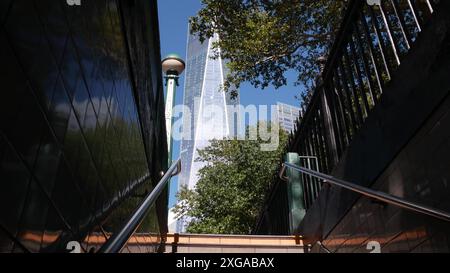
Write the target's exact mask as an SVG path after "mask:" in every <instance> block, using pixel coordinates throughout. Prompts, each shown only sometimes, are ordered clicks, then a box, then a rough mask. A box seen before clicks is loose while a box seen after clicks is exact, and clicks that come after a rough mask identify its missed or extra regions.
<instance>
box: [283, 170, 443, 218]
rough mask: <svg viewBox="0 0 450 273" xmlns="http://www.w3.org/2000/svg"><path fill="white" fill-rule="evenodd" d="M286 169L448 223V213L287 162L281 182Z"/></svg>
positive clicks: (284, 178)
mask: <svg viewBox="0 0 450 273" xmlns="http://www.w3.org/2000/svg"><path fill="white" fill-rule="evenodd" d="M286 167H288V168H291V169H294V170H296V171H299V172H302V173H306V174H308V175H311V176H313V177H316V178H319V179H321V180H322V181H323V182H325V183H330V184H332V185H335V186H338V187H341V188H344V189H347V190H350V191H353V192H357V193H359V194H362V195H364V196H367V197H371V198H373V199H377V200H380V201H382V202H385V203H388V204H391V205H394V206H398V207H401V208H404V209H407V210H411V211H415V212H418V213H420V214H425V215H429V216H432V217H434V218H437V219H440V220H444V221H448V222H450V213H448V212H445V211H442V210H438V209H435V208H432V207H428V206H425V205H422V204H418V203H415V202H411V201H407V200H405V199H403V198H400V197H397V196H393V195H390V194H387V193H384V192H380V191H376V190H373V189H371V188H367V187H363V186H360V185H357V184H355V183H351V182H347V181H344V180H341V179H338V178H335V177H333V176H330V175H327V174H323V173H320V172H316V171H313V170H310V169H307V168H303V167H300V166H297V165H294V164H290V163H287V162H285V163H283V165H282V168H281V169H280V173H279V177H280V179H281V180H283V181H287V178H286V177H285V176H284V172H285V171H286Z"/></svg>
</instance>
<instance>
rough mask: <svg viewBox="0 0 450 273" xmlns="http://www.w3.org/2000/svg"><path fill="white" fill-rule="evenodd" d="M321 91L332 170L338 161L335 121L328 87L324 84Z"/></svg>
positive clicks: (325, 132)
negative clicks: (328, 95) (330, 105)
mask: <svg viewBox="0 0 450 273" xmlns="http://www.w3.org/2000/svg"><path fill="white" fill-rule="evenodd" d="M318 91H319V92H320V99H321V106H322V113H323V114H322V116H323V119H324V120H323V124H324V125H325V128H324V129H325V130H324V132H323V133H324V134H325V139H326V142H327V146H328V149H329V151H328V154H329V156H330V160H329V162H330V163H331V166H330V171H331V168H332V167H333V166H335V164H336V163H337V162H338V160H339V158H338V153H337V144H336V136H335V132H334V129H333V121H332V115H331V111H330V107H329V105H328V101H329V100H328V99H327V95H326V93H327V92H326V89H325V87H324V86H322V87H321V88H320V89H319V90H318Z"/></svg>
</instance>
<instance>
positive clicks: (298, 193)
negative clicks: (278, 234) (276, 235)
mask: <svg viewBox="0 0 450 273" xmlns="http://www.w3.org/2000/svg"><path fill="white" fill-rule="evenodd" d="M285 160H286V162H288V163H291V164H296V165H299V164H300V157H299V155H298V154H297V153H287V154H286V157H285ZM286 175H287V177H288V179H289V180H288V181H289V182H287V183H288V186H287V191H288V193H287V195H288V203H289V224H290V232H291V233H294V231H295V230H296V228H297V227H298V225H299V224H300V222H301V221H302V219H303V217H305V213H306V210H305V206H304V204H303V194H304V189H303V185H302V183H301V177H300V173H299V172H297V171H294V170H292V169H289V168H288V169H287V170H286Z"/></svg>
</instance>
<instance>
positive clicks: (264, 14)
mask: <svg viewBox="0 0 450 273" xmlns="http://www.w3.org/2000/svg"><path fill="white" fill-rule="evenodd" d="M346 2H347V1H346V0H334V1H329V0H283V1H277V0H227V1H224V0H202V3H203V7H202V9H201V10H200V11H199V13H198V14H197V16H196V17H192V18H191V19H190V24H191V32H192V33H196V34H198V35H199V37H200V39H201V40H204V39H206V38H208V37H211V36H212V35H213V34H214V33H218V34H219V37H220V41H219V42H217V43H216V44H215V45H214V47H215V48H218V47H220V49H221V51H220V54H221V55H222V57H223V58H225V59H228V60H229V61H230V62H229V63H228V67H229V69H230V74H229V75H228V77H227V80H226V82H225V84H224V89H225V90H227V91H231V92H232V95H234V96H236V95H237V92H236V90H237V88H239V85H240V83H242V82H245V81H248V82H250V83H251V84H252V85H253V86H255V87H260V88H262V89H264V88H265V87H267V86H269V85H273V86H274V87H275V88H278V87H280V86H282V85H285V84H286V83H287V80H286V77H285V72H286V71H288V70H296V71H298V73H299V74H298V79H297V82H296V84H300V85H303V86H304V87H305V88H306V90H310V89H311V88H312V87H313V86H314V82H315V79H316V77H317V74H318V73H319V71H320V68H319V66H320V64H319V63H318V58H319V57H324V55H326V53H327V51H328V49H329V47H330V45H331V43H332V41H333V40H334V34H335V32H336V31H337V29H338V27H337V26H338V24H339V22H340V20H341V16H342V13H343V7H344V6H345V3H346ZM217 54H219V52H218V51H217Z"/></svg>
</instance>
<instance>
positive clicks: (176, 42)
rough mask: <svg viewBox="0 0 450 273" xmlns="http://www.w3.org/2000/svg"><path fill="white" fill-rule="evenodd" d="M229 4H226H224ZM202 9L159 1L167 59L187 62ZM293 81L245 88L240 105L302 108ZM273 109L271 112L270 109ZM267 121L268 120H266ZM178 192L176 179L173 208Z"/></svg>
mask: <svg viewBox="0 0 450 273" xmlns="http://www.w3.org/2000/svg"><path fill="white" fill-rule="evenodd" d="M224 1H226V0H224ZM200 8H201V1H200V0H159V1H158V9H159V24H160V26H159V27H160V35H161V54H162V56H163V57H164V56H166V55H168V54H170V53H176V54H178V55H180V56H181V57H182V58H183V59H185V58H186V41H187V34H188V20H189V17H191V16H194V15H195V14H196V13H197V11H198V10H199V9H200ZM288 79H289V80H291V82H289V84H288V86H285V87H282V88H279V89H277V90H275V89H274V88H267V89H264V90H259V89H255V88H254V87H252V86H251V85H250V84H243V85H242V86H241V88H240V102H241V104H242V105H244V106H246V105H249V104H256V105H268V106H269V107H270V105H273V104H276V103H277V101H279V102H284V103H287V104H292V105H296V106H299V101H298V100H297V99H295V95H297V94H298V93H299V87H295V86H293V84H292V79H295V73H290V77H289V78H288ZM183 87H184V77H183V76H181V78H180V86H179V87H178V89H177V95H176V98H175V103H176V104H182V103H183ZM269 109H270V108H269ZM263 119H264V118H263ZM179 148H180V143H179V142H174V151H173V156H172V158H174V159H176V158H178V157H179ZM176 189H177V179H176V178H174V179H173V180H172V183H171V185H170V198H169V206H170V207H171V206H173V204H174V203H175V194H176Z"/></svg>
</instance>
